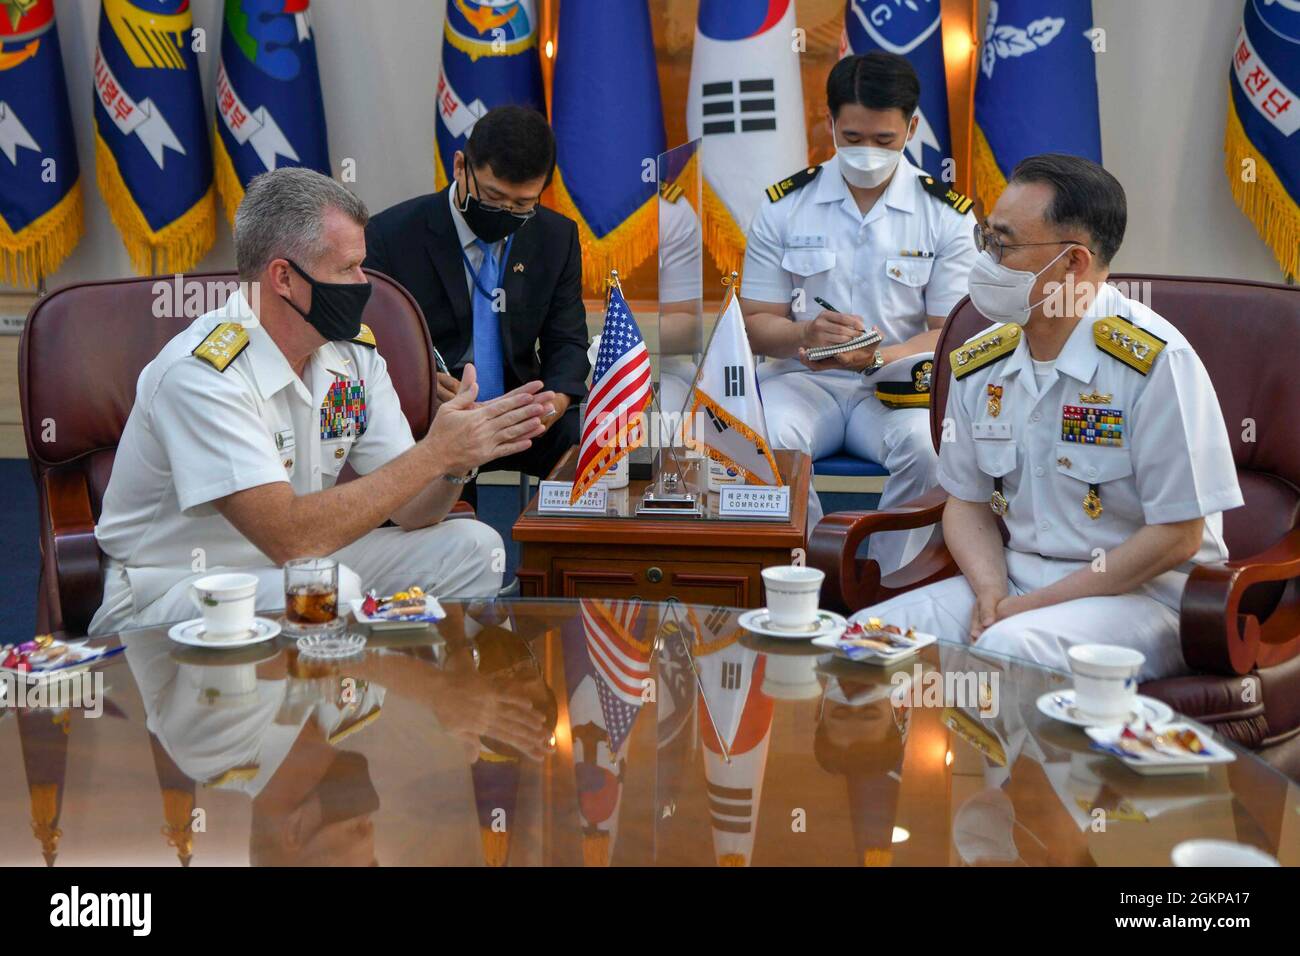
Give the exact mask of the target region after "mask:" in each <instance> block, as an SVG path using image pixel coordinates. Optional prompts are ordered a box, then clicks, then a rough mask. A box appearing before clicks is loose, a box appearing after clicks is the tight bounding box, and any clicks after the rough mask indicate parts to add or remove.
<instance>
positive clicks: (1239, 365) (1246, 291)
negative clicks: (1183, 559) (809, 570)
mask: <svg viewBox="0 0 1300 956" xmlns="http://www.w3.org/2000/svg"><path fill="white" fill-rule="evenodd" d="M1112 281H1125V282H1128V283H1130V284H1131V283H1135V282H1149V283H1150V291H1151V295H1150V305H1151V307H1152V308H1154V309H1155V310H1156V312H1158V313H1160V314H1161V315H1163V316H1164V317H1165V318H1167V319H1169V320H1170V321H1171V322H1173V323H1174V324H1175V325H1177V326H1178V329H1179V331H1181V332H1182V333H1183V334H1184V335H1185V336H1186V337H1187V339H1188V341H1189V342H1191V344H1192V347H1193V348H1195V349H1196V351H1197V354H1198V355H1200V357H1201V360H1202V361H1203V362H1204V363H1205V367H1206V369H1208V371H1209V373H1210V378H1211V379H1212V380H1213V382H1214V387H1215V390H1216V391H1217V392H1218V396H1219V402H1220V404H1221V405H1222V407H1223V417H1224V420H1225V421H1226V422H1227V425H1228V436H1229V438H1230V439H1231V441H1232V449H1233V457H1234V459H1235V460H1236V464H1237V475H1238V479H1239V481H1240V483H1241V490H1242V494H1243V496H1244V497H1245V500H1246V504H1245V506H1244V507H1242V508H1236V509H1234V510H1232V511H1228V512H1225V513H1224V516H1223V527H1224V536H1225V537H1226V539H1227V543H1228V549H1229V553H1230V554H1231V555H1232V558H1231V560H1229V561H1225V562H1221V563H1219V564H1214V565H1207V566H1203V567H1198V568H1196V569H1195V570H1194V571H1193V573H1192V575H1191V577H1190V579H1189V581H1188V584H1187V588H1186V591H1185V592H1184V594H1183V603H1182V618H1181V632H1182V644H1183V657H1184V659H1185V660H1186V661H1187V663H1188V665H1189V666H1190V667H1191V668H1192V669H1193V670H1194V671H1196V672H1197V673H1196V674H1195V675H1194V676H1189V677H1177V678H1171V679H1167V680H1159V681H1153V682H1151V683H1148V684H1146V685H1145V686H1144V687H1143V692H1144V693H1148V694H1151V695H1152V696H1154V697H1158V698H1160V699H1161V700H1164V701H1166V702H1167V703H1168V704H1169V705H1170V706H1172V707H1174V708H1175V709H1176V710H1178V711H1180V712H1182V713H1184V714H1186V715H1188V716H1190V717H1194V718H1196V719H1198V720H1201V721H1203V722H1205V723H1207V724H1210V725H1213V726H1215V727H1216V729H1218V730H1219V731H1221V732H1223V733H1224V734H1225V735H1227V736H1228V737H1230V738H1231V739H1233V740H1235V741H1236V742H1237V743H1239V744H1241V745H1243V746H1245V747H1248V748H1250V749H1253V750H1256V751H1258V752H1259V753H1260V755H1261V756H1263V757H1264V758H1265V759H1267V760H1269V761H1270V762H1271V763H1273V764H1274V765H1275V766H1277V767H1278V768H1279V769H1281V770H1283V772H1285V773H1287V774H1289V775H1290V776H1292V777H1294V778H1296V779H1300V585H1298V584H1297V579H1300V415H1298V414H1297V409H1300V375H1298V374H1297V372H1296V368H1295V366H1294V363H1293V362H1292V361H1291V356H1292V355H1294V354H1295V350H1296V348H1297V343H1300V288H1296V287H1292V286H1284V285H1271V284H1268V283H1263V282H1245V281H1236V280H1230V279H1196V278H1178V277H1169V276H1145V275H1123V276H1114V277H1113V279H1112ZM987 325H988V321H987V320H986V319H985V318H984V317H983V316H981V315H980V314H979V313H978V312H977V311H976V310H975V307H974V306H973V305H971V303H970V299H963V300H962V301H961V302H960V303H958V305H957V307H956V308H955V309H954V310H953V312H952V314H951V315H950V316H949V317H948V321H947V323H946V324H945V325H944V329H943V332H942V334H941V336H940V339H939V345H938V348H937V350H936V351H937V361H936V368H935V374H934V378H933V381H934V394H933V400H932V402H931V408H930V431H931V437H932V439H933V440H934V442H935V447H936V448H937V447H939V437H940V432H941V429H942V422H943V417H944V407H945V405H946V402H947V395H948V385H949V381H950V374H949V372H950V369H949V365H948V354H949V352H951V350H952V349H953V348H955V347H956V346H958V345H959V344H961V343H962V342H964V341H965V340H966V339H968V338H969V337H971V336H972V335H974V334H976V333H977V332H978V331H980V330H981V329H983V328H984V327H985V326H987ZM1251 423H1253V426H1252V424H1251ZM1252 439H1253V440H1252ZM945 500H946V495H945V494H944V492H943V491H942V489H937V490H935V491H933V492H931V493H929V494H927V495H925V496H923V497H921V498H918V499H917V500H915V501H913V502H911V503H909V504H908V505H906V506H904V507H899V508H894V509H891V510H890V511H874V512H840V513H837V514H831V515H827V516H826V518H825V519H824V520H823V521H822V522H821V523H820V524H819V525H818V526H817V528H816V530H815V531H814V533H813V535H812V537H811V539H810V542H809V561H810V562H811V563H812V564H813V565H814V566H815V567H818V568H821V569H822V570H823V571H824V572H825V573H826V589H825V593H824V598H825V599H826V600H827V601H828V602H829V603H830V605H831V606H833V607H838V608H840V609H844V610H858V609H860V608H863V607H867V606H869V605H871V604H876V603H878V602H880V601H882V600H884V599H886V598H888V597H891V596H893V595H895V594H898V593H901V592H903V591H907V590H910V589H911V588H914V587H919V586H921V585H924V584H929V583H930V582H932V581H938V580H941V579H943V578H947V577H951V576H953V575H955V574H957V573H958V570H957V566H956V564H955V563H954V562H953V560H952V557H951V555H949V553H948V550H947V548H946V547H945V546H944V544H943V541H942V536H941V535H935V537H934V538H932V539H931V543H930V544H929V546H928V547H927V548H926V549H925V550H923V551H922V553H921V554H919V555H918V556H917V558H916V559H915V560H914V561H912V562H911V564H909V565H908V566H907V567H905V568H901V569H900V570H898V571H897V572H895V573H894V574H891V575H889V576H888V577H886V578H884V579H883V580H882V579H881V577H880V572H879V568H878V567H877V565H876V563H875V562H874V561H870V560H868V559H866V558H862V557H859V556H858V555H859V549H860V547H861V545H862V543H863V542H864V541H865V540H866V539H867V537H868V536H869V535H871V534H873V533H875V532H878V531H891V530H901V529H910V528H923V527H927V526H930V525H935V524H938V523H939V521H940V519H941V517H942V515H943V507H944V502H945Z"/></svg>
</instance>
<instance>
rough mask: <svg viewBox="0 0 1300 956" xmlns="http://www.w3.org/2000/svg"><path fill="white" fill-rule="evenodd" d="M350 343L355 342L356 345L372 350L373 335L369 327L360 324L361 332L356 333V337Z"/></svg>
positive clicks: (373, 345)
mask: <svg viewBox="0 0 1300 956" xmlns="http://www.w3.org/2000/svg"><path fill="white" fill-rule="evenodd" d="M352 341H353V342H356V343H357V345H364V346H366V347H367V348H372V349H373V348H374V347H375V333H374V332H371V331H370V326H368V325H366V323H364V322H362V323H361V331H360V332H358V333H357V337H356V338H355V339H353V340H352Z"/></svg>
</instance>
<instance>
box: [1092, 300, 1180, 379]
mask: <svg viewBox="0 0 1300 956" xmlns="http://www.w3.org/2000/svg"><path fill="white" fill-rule="evenodd" d="M1092 337H1093V339H1094V340H1095V341H1096V343H1097V348H1099V349H1101V350H1102V351H1103V352H1107V353H1109V354H1110V355H1113V356H1115V358H1117V359H1119V360H1120V361H1121V362H1123V363H1124V364H1125V365H1128V366H1130V367H1131V368H1135V369H1137V370H1138V371H1139V372H1141V373H1142V374H1143V375H1146V374H1147V373H1148V372H1150V371H1151V366H1152V365H1154V364H1155V362H1156V358H1157V357H1158V356H1159V355H1160V353H1161V352H1162V351H1163V350H1164V347H1165V345H1166V344H1167V343H1166V342H1165V340H1164V339H1162V338H1161V337H1160V336H1158V335H1153V334H1152V333H1150V332H1148V331H1147V330H1146V329H1139V328H1138V327H1137V326H1136V325H1134V324H1133V323H1132V322H1130V321H1128V320H1127V319H1122V318H1120V317H1119V316H1118V315H1108V316H1106V317H1105V318H1104V319H1098V320H1097V321H1096V322H1094V323H1092Z"/></svg>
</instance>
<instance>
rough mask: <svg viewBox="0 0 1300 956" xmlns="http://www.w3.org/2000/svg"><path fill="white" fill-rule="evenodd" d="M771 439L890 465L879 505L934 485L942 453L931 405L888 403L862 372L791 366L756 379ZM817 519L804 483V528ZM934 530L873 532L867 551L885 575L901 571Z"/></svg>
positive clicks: (817, 506)
mask: <svg viewBox="0 0 1300 956" xmlns="http://www.w3.org/2000/svg"><path fill="white" fill-rule="evenodd" d="M759 387H760V389H761V391H762V393H763V411H764V414H765V415H766V418H767V431H768V437H769V439H770V440H771V442H772V444H773V445H774V446H776V447H778V448H795V449H798V450H799V451H802V452H806V453H807V454H809V455H811V456H812V457H813V458H821V457H823V456H825V455H832V454H834V453H836V452H838V451H839V450H840V449H841V448H843V449H845V450H847V451H848V452H849V453H850V454H852V455H856V456H857V457H859V458H869V459H870V460H872V461H875V462H879V463H880V464H882V465H884V466H885V468H887V469H888V470H889V477H888V478H887V479H886V480H885V490H884V492H883V493H882V494H881V496H880V507H881V509H882V510H883V509H885V508H893V507H894V506H896V505H901V504H906V503H907V502H908V501H911V500H912V499H913V498H916V497H918V496H920V495H922V494H924V493H925V492H927V491H929V490H930V489H931V488H933V487H935V485H937V484H938V477H937V471H938V467H939V453H938V452H936V451H935V450H934V445H933V444H932V443H931V441H930V410H929V409H928V408H887V407H886V406H884V405H882V404H881V403H880V401H879V400H878V399H877V398H876V396H875V394H874V393H873V391H872V389H871V386H870V383H869V382H868V381H867V380H865V379H863V378H862V376H860V375H851V376H850V375H840V374H836V373H835V372H813V371H795V372H786V373H784V374H780V375H774V376H773V377H772V378H769V379H766V380H764V381H762V382H760V386H759ZM821 519H822V506H821V501H820V500H818V498H817V492H816V491H815V490H813V487H812V483H811V482H809V486H808V533H809V534H811V533H812V530H813V529H814V528H816V527H817V522H819V521H821ZM932 533H933V530H932V529H930V528H918V529H917V530H915V531H890V532H887V533H883V534H877V535H872V537H871V541H870V543H869V545H868V548H867V555H868V556H869V557H871V558H873V559H875V560H876V561H877V562H878V563H879V564H880V570H881V573H882V574H889V573H890V572H892V571H896V570H898V568H900V567H902V566H903V565H904V564H906V563H907V562H908V561H910V560H911V559H912V558H913V557H915V555H916V553H917V552H918V551H920V550H921V548H923V547H925V545H926V543H927V542H928V541H929V540H930V535H931V534H932Z"/></svg>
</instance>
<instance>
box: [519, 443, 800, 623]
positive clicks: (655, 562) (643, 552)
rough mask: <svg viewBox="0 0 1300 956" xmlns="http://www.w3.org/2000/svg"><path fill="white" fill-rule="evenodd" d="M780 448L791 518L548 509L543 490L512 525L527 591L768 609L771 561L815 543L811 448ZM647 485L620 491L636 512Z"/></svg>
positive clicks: (567, 464) (569, 469)
mask: <svg viewBox="0 0 1300 956" xmlns="http://www.w3.org/2000/svg"><path fill="white" fill-rule="evenodd" d="M576 451H577V449H576V448H575V449H570V451H569V452H568V454H566V455H565V457H564V458H562V459H560V462H559V464H557V465H556V466H555V470H554V471H553V472H552V473H551V477H552V478H553V479H554V480H571V476H572V473H573V458H574V456H575V454H576ZM775 455H776V460H777V467H778V468H780V470H781V475H782V477H784V478H785V479H786V481H787V482H788V483H789V485H790V517H789V519H788V520H785V521H743V520H734V519H726V520H723V519H716V518H694V519H692V518H645V517H608V516H588V515H576V514H575V515H572V516H570V515H539V514H538V513H537V496H536V495H534V496H533V500H532V501H531V502H530V503H529V505H528V508H527V509H526V510H525V511H524V513H523V514H522V515H520V516H519V520H517V521H516V522H515V525H514V528H513V531H512V536H513V537H514V539H515V540H516V541H518V542H519V543H520V551H521V552H522V554H521V559H520V563H519V571H518V574H519V586H520V595H521V596H522V597H556V598H606V599H611V598H612V599H617V598H632V597H639V598H642V599H644V600H647V601H666V600H668V599H669V598H676V599H677V600H679V601H682V602H684V603H688V604H712V605H724V606H727V607H742V608H749V607H760V606H761V604H762V597H763V588H762V578H761V577H760V572H761V571H762V569H763V568H765V567H771V566H773V565H779V564H791V563H792V562H793V561H794V560H795V549H796V548H804V547H805V544H804V522H805V520H806V516H807V511H808V482H809V481H810V480H811V471H812V468H811V463H810V461H809V459H808V456H807V455H805V454H803V453H802V452H797V451H784V450H782V451H777V452H776V453H775ZM561 474H564V475H566V476H567V477H566V478H564V479H560V478H559V477H558V476H560V475H561ZM647 484H649V482H648V481H636V480H633V481H629V482H628V488H627V489H626V491H625V492H618V493H615V492H611V495H612V496H614V495H616V496H617V499H618V500H619V501H622V502H625V504H624V507H627V508H629V509H630V512H631V513H632V514H633V515H635V511H636V503H637V502H639V501H640V500H641V494H642V492H643V491H644V490H645V487H646V485H647ZM628 503H630V504H628Z"/></svg>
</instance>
